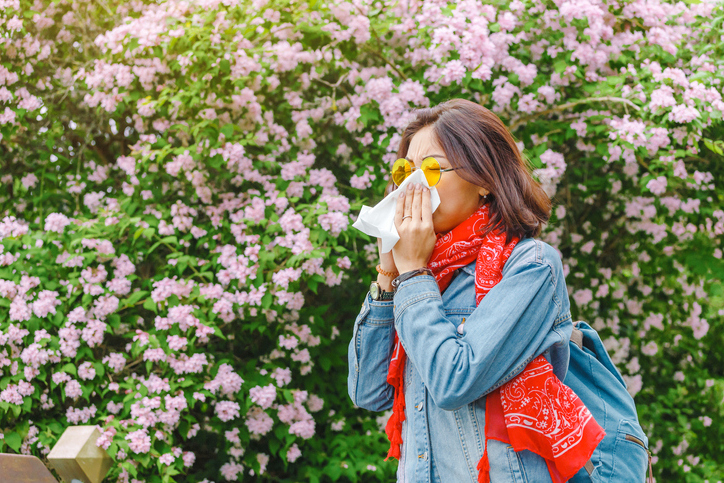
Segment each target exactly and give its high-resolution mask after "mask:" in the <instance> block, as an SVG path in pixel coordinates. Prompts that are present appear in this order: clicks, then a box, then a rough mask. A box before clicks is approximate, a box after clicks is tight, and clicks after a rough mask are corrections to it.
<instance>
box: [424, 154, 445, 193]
mask: <svg viewBox="0 0 724 483" xmlns="http://www.w3.org/2000/svg"><path fill="white" fill-rule="evenodd" d="M420 168H422V172H423V173H425V178H426V179H427V184H429V185H430V187H432V186H435V185H436V184H437V182H438V181H440V175H441V174H442V173H441V172H440V163H438V162H437V159H435V158H425V159H423V160H422V166H420Z"/></svg>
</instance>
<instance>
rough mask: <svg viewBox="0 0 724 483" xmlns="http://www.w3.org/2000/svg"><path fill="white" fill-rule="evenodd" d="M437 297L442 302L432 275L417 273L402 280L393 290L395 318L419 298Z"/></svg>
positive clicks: (438, 288)
mask: <svg viewBox="0 0 724 483" xmlns="http://www.w3.org/2000/svg"><path fill="white" fill-rule="evenodd" d="M425 299H438V300H440V302H442V296H441V295H440V287H439V286H438V284H437V281H436V280H435V277H433V276H432V275H418V276H416V277H412V278H409V279H407V280H405V281H404V282H402V283H401V284H400V285H399V287H397V292H395V300H394V302H395V305H394V306H395V318H396V319H397V318H399V317H400V316H402V314H403V312H405V310H406V309H407V308H408V307H409V306H410V305H413V304H415V303H417V302H419V301H420V300H425Z"/></svg>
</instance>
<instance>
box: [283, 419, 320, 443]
mask: <svg viewBox="0 0 724 483" xmlns="http://www.w3.org/2000/svg"><path fill="white" fill-rule="evenodd" d="M314 426H315V425H314V420H313V419H307V420H303V421H297V422H296V423H293V424H292V425H291V426H289V434H293V435H295V436H299V437H300V438H302V439H309V438H311V437H312V436H314Z"/></svg>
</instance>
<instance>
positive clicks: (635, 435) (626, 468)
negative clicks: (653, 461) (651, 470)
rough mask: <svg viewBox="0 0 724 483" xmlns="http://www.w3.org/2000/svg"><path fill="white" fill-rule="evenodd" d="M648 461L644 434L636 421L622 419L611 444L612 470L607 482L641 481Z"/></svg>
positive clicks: (628, 482) (644, 477)
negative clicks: (614, 440) (613, 442)
mask: <svg viewBox="0 0 724 483" xmlns="http://www.w3.org/2000/svg"><path fill="white" fill-rule="evenodd" d="M648 462H649V451H648V448H647V446H646V436H645V435H644V434H643V432H642V431H641V428H640V427H639V425H638V423H636V422H635V421H634V422H632V421H629V420H627V419H622V420H621V422H620V423H619V425H618V430H617V431H616V442H615V444H614V446H613V470H612V471H611V478H610V479H609V480H608V483H630V482H643V481H645V480H646V470H647V468H648Z"/></svg>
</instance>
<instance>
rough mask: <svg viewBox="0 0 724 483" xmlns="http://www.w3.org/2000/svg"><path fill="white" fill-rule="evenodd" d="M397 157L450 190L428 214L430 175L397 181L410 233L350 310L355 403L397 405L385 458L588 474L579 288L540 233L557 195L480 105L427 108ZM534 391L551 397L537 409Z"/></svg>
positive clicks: (592, 436)
mask: <svg viewBox="0 0 724 483" xmlns="http://www.w3.org/2000/svg"><path fill="white" fill-rule="evenodd" d="M398 158H401V159H398V161H397V162H396V163H395V166H393V175H392V181H395V184H398V185H399V184H400V183H401V182H402V181H404V179H405V177H406V176H407V175H409V174H410V173H411V172H412V171H414V170H415V169H423V172H424V173H425V177H426V179H427V181H428V184H431V185H432V184H435V186H434V187H435V188H436V189H437V191H438V193H439V195H440V200H441V202H440V205H439V207H438V208H437V210H436V211H435V212H434V213H432V212H431V206H430V192H429V189H428V188H427V187H422V186H419V185H418V186H415V187H414V188H411V187H412V185H410V186H408V188H411V189H406V190H404V191H403V192H401V194H400V197H399V198H398V200H397V211H396V216H395V226H396V228H397V231H398V233H399V235H400V240H399V241H398V242H397V244H396V245H395V246H394V248H393V249H392V251H391V252H389V253H381V254H380V264H379V265H378V266H377V270H378V272H379V275H378V277H377V282H373V286H372V287H371V291H370V293H368V294H367V296H366V298H365V301H364V304H363V307H362V310H361V312H360V314H359V316H358V317H357V320H356V321H355V325H354V335H353V338H352V341H351V343H350V345H349V379H348V391H349V395H350V398H351V399H352V401H353V402H354V403H355V404H356V405H357V406H360V407H362V408H366V409H369V410H372V411H382V410H386V409H390V408H393V414H392V416H391V417H390V420H389V422H388V424H387V434H388V437H389V438H390V441H391V446H390V451H389V453H388V457H390V456H392V457H396V458H399V460H400V463H399V467H398V472H397V480H398V481H404V482H468V481H469V482H476V481H488V478H490V481H492V482H494V483H498V482H524V481H528V482H551V481H564V480H561V478H565V479H568V478H570V477H571V476H572V475H573V474H574V473H575V474H576V477H575V478H574V480H578V479H579V478H581V479H580V481H590V479H588V480H586V479H585V478H588V477H587V476H585V477H584V475H587V473H585V472H584V470H583V469H582V466H583V465H584V463H585V462H586V461H587V460H588V458H589V457H590V456H591V452H592V451H593V449H594V448H595V445H596V444H597V443H598V441H600V439H601V438H602V437H603V434H602V431H601V430H600V427H596V423H595V420H592V418H590V417H589V418H588V419H586V418H584V417H583V416H585V415H586V414H588V415H589V416H590V413H586V411H587V410H586V408H585V406H583V405H582V403H580V401H576V400H577V398H576V397H575V395H573V394H572V391H570V390H568V388H567V387H566V386H563V385H562V383H560V381H562V380H563V379H564V376H565V374H566V370H567V367H568V359H569V350H568V341H569V340H570V335H571V331H572V320H571V313H570V303H569V299H568V291H567V289H566V283H565V278H564V274H563V268H562V265H561V260H560V257H559V255H558V253H557V251H556V250H555V249H554V248H552V247H551V246H550V245H548V244H546V243H544V242H542V241H540V240H537V239H535V238H534V237H536V236H538V235H539V234H540V232H541V228H542V226H543V224H544V223H546V222H547V221H548V219H549V217H550V210H551V203H550V199H549V198H548V196H547V195H546V194H545V192H544V191H543V190H542V188H541V187H540V185H539V183H538V182H536V181H535V180H534V179H533V178H532V177H531V175H530V172H529V169H528V168H527V166H526V164H525V162H524V160H523V159H522V157H521V155H520V153H519V150H518V148H517V146H516V145H515V142H514V140H513V138H512V136H511V135H510V133H509V132H508V131H507V129H506V128H505V126H504V125H503V124H502V122H501V121H500V119H498V117H497V116H495V115H494V114H493V113H491V112H490V111H488V110H487V109H485V108H483V107H482V106H480V105H477V104H475V103H473V102H469V101H465V100H460V99H456V100H452V101H448V102H445V103H443V104H440V105H438V106H436V107H434V108H431V109H423V110H420V111H418V113H417V117H416V119H415V120H414V121H413V122H412V123H410V125H409V126H408V127H407V128H406V130H405V132H404V135H403V137H402V141H401V143H400V147H399V151H398ZM431 158H434V159H431ZM435 161H437V163H435ZM438 165H439V167H438ZM388 188H389V187H388ZM393 282H394V283H393ZM392 297H394V298H392ZM539 356H542V357H539ZM551 368H552V371H551ZM536 371H537V372H536ZM536 374H537V376H535V375H536ZM528 376H535V377H543V378H544V379H545V384H542V385H541V387H542V386H545V387H546V388H550V387H555V388H556V391H557V392H556V393H555V394H558V396H553V395H552V393H550V392H549V393H547V394H544V392H545V390H544V391H543V392H540V391H539V393H536V394H538V396H536V397H533V393H534V389H536V388H535V387H533V386H534V385H535V384H536V383H537V382H536V379H535V378H532V377H531V378H528ZM538 382H540V380H538ZM536 387H537V386H536ZM521 391H522V392H521ZM526 391H530V392H526ZM516 394H518V395H520V394H524V395H525V397H522V398H518V399H516V397H517V396H516ZM541 394H542V396H541ZM529 396H530V397H529ZM506 398H507V399H506ZM531 398H532V399H535V400H536V401H539V403H540V404H537V405H536V408H537V409H535V411H538V412H537V413H535V414H534V413H533V412H535V411H534V410H533V409H532V408H531V407H530V406H531V404H530V403H529V401H530V400H531ZM516 404H519V405H520V406H516ZM561 404H563V405H564V406H566V408H567V409H562V406H561ZM526 405H527V406H526ZM511 408H512V409H511ZM541 408H542V409H541ZM571 408H575V411H574V412H575V414H573V412H570V414H568V413H566V414H564V413H565V411H568V410H571ZM526 411H527V412H526ZM531 411H533V412H531ZM486 413H488V414H491V415H492V417H488V418H486ZM521 415H522V416H521ZM554 415H555V416H554ZM560 415H564V416H565V417H564V418H563V419H560V418H559V417H558V416H560ZM513 416H521V417H523V418H528V419H527V421H529V422H530V423H532V424H533V426H535V427H537V428H542V429H540V431H532V430H530V429H529V428H528V427H526V426H525V425H522V424H519V425H516V424H513V423H512V422H511V421H512V419H511V417H513ZM579 416H580V418H579ZM586 417H587V416H586ZM513 419H515V418H513ZM519 419H520V418H519ZM584 419H586V420H585V421H584ZM551 421H554V423H556V424H553V425H551V424H550V422H551ZM591 421H592V424H591ZM562 423H565V424H562ZM526 424H528V423H526ZM546 425H547V426H546ZM564 427H565V428H564ZM561 428H564V429H561ZM546 431H547V433H546ZM534 433H536V434H534ZM563 433H565V434H563ZM573 433H576V434H578V435H579V439H578V440H576V442H575V444H574V445H572V446H576V448H574V449H575V451H577V452H578V453H577V454H576V455H575V457H574V456H573V451H571V452H569V453H568V454H567V455H566V457H565V458H560V460H558V459H556V458H554V457H553V456H552V455H554V454H555V455H558V453H556V451H559V449H560V446H556V445H557V444H558V443H559V440H557V439H556V438H559V437H561V435H563V436H564V437H569V436H570V435H571V434H573ZM521 438H522V439H521ZM536 438H539V439H536ZM564 439H565V438H564ZM521 441H526V443H525V444H523V443H521ZM551 441H553V442H554V443H555V444H553V443H551ZM509 442H510V443H511V444H508V443H509ZM563 444H564V445H567V444H568V443H563ZM524 447H525V448H529V449H522V448H524ZM515 449H518V451H516V450H515ZM551 451H553V453H551ZM561 461H563V462H564V463H563V464H562V465H561V464H560V462H561ZM579 463H580V464H579ZM566 464H568V465H569V466H568V467H567V468H566V467H565V465H566ZM571 464H573V465H576V466H575V467H574V468H572V467H571V466H570V465H571ZM556 465H558V466H556ZM579 470H580V471H579Z"/></svg>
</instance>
